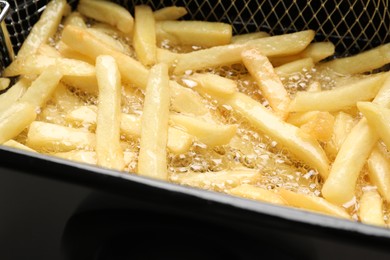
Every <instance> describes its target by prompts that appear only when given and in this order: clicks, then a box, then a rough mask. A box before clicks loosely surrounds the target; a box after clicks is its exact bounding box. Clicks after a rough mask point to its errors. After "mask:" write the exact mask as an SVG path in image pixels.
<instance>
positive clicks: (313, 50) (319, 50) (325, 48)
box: [270, 42, 335, 66]
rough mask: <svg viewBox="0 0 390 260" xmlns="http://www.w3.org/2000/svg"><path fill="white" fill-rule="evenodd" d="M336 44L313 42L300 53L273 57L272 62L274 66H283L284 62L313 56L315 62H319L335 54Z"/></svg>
mask: <svg viewBox="0 0 390 260" xmlns="http://www.w3.org/2000/svg"><path fill="white" fill-rule="evenodd" d="M334 53H335V46H334V44H333V43H331V42H313V43H311V44H310V45H309V46H307V48H306V49H304V50H303V51H301V52H300V53H297V54H294V55H290V56H283V57H271V58H270V60H271V63H272V65H274V66H281V65H283V64H286V63H289V62H292V61H296V60H299V59H303V58H311V59H312V60H313V62H314V63H317V62H319V61H321V60H323V59H325V58H327V57H330V56H332V55H334Z"/></svg>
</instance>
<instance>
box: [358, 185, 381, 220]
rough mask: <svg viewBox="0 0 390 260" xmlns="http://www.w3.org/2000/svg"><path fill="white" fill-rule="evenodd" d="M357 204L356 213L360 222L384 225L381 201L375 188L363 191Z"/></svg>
mask: <svg viewBox="0 0 390 260" xmlns="http://www.w3.org/2000/svg"><path fill="white" fill-rule="evenodd" d="M359 205H360V206H359V211H358V215H359V219H360V221H361V222H362V223H365V224H370V225H377V226H386V223H385V221H384V216H383V201H382V198H381V196H380V195H379V193H378V192H377V191H376V190H369V191H364V193H363V195H362V197H361V198H360V202H359Z"/></svg>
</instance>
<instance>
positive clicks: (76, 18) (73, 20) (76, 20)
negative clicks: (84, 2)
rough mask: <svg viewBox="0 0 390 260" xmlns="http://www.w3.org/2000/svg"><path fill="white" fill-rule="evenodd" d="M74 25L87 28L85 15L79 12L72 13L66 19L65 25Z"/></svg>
mask: <svg viewBox="0 0 390 260" xmlns="http://www.w3.org/2000/svg"><path fill="white" fill-rule="evenodd" d="M67 25H74V26H78V27H81V28H87V24H86V23H85V21H84V17H83V16H82V15H81V14H80V13H79V12H76V11H75V12H72V13H70V14H69V15H68V16H67V17H66V18H65V20H64V26H67Z"/></svg>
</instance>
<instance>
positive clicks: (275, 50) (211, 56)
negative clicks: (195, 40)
mask: <svg viewBox="0 0 390 260" xmlns="http://www.w3.org/2000/svg"><path fill="white" fill-rule="evenodd" d="M313 37H314V32H313V31H311V30H307V31H301V32H298V33H290V34H284V35H277V36H272V37H265V38H260V39H255V40H250V41H248V42H247V43H246V44H229V45H224V46H215V47H211V48H208V49H204V50H199V51H193V52H189V53H185V54H181V55H180V56H179V59H178V62H177V65H176V67H175V69H174V70H173V73H174V74H182V73H184V72H185V71H187V70H192V71H196V70H200V69H205V68H210V67H216V66H221V65H230V64H234V63H239V62H241V52H242V51H243V50H245V49H248V48H253V47H258V48H260V49H261V52H262V54H263V55H265V56H267V57H272V56H283V55H289V54H295V53H298V52H300V51H302V50H303V49H305V48H306V46H307V45H308V44H309V43H310V42H311V41H312V40H313Z"/></svg>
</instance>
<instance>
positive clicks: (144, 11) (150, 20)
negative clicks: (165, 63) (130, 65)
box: [133, 5, 157, 66]
mask: <svg viewBox="0 0 390 260" xmlns="http://www.w3.org/2000/svg"><path fill="white" fill-rule="evenodd" d="M134 17H135V21H134V36H133V47H134V50H135V53H136V54H137V58H138V60H139V61H141V63H142V64H143V65H145V66H152V65H153V64H155V63H156V55H157V53H156V52H157V45H156V25H155V24H156V23H155V21H154V16H153V11H152V9H151V7H150V6H147V5H137V6H135V15H134Z"/></svg>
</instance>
